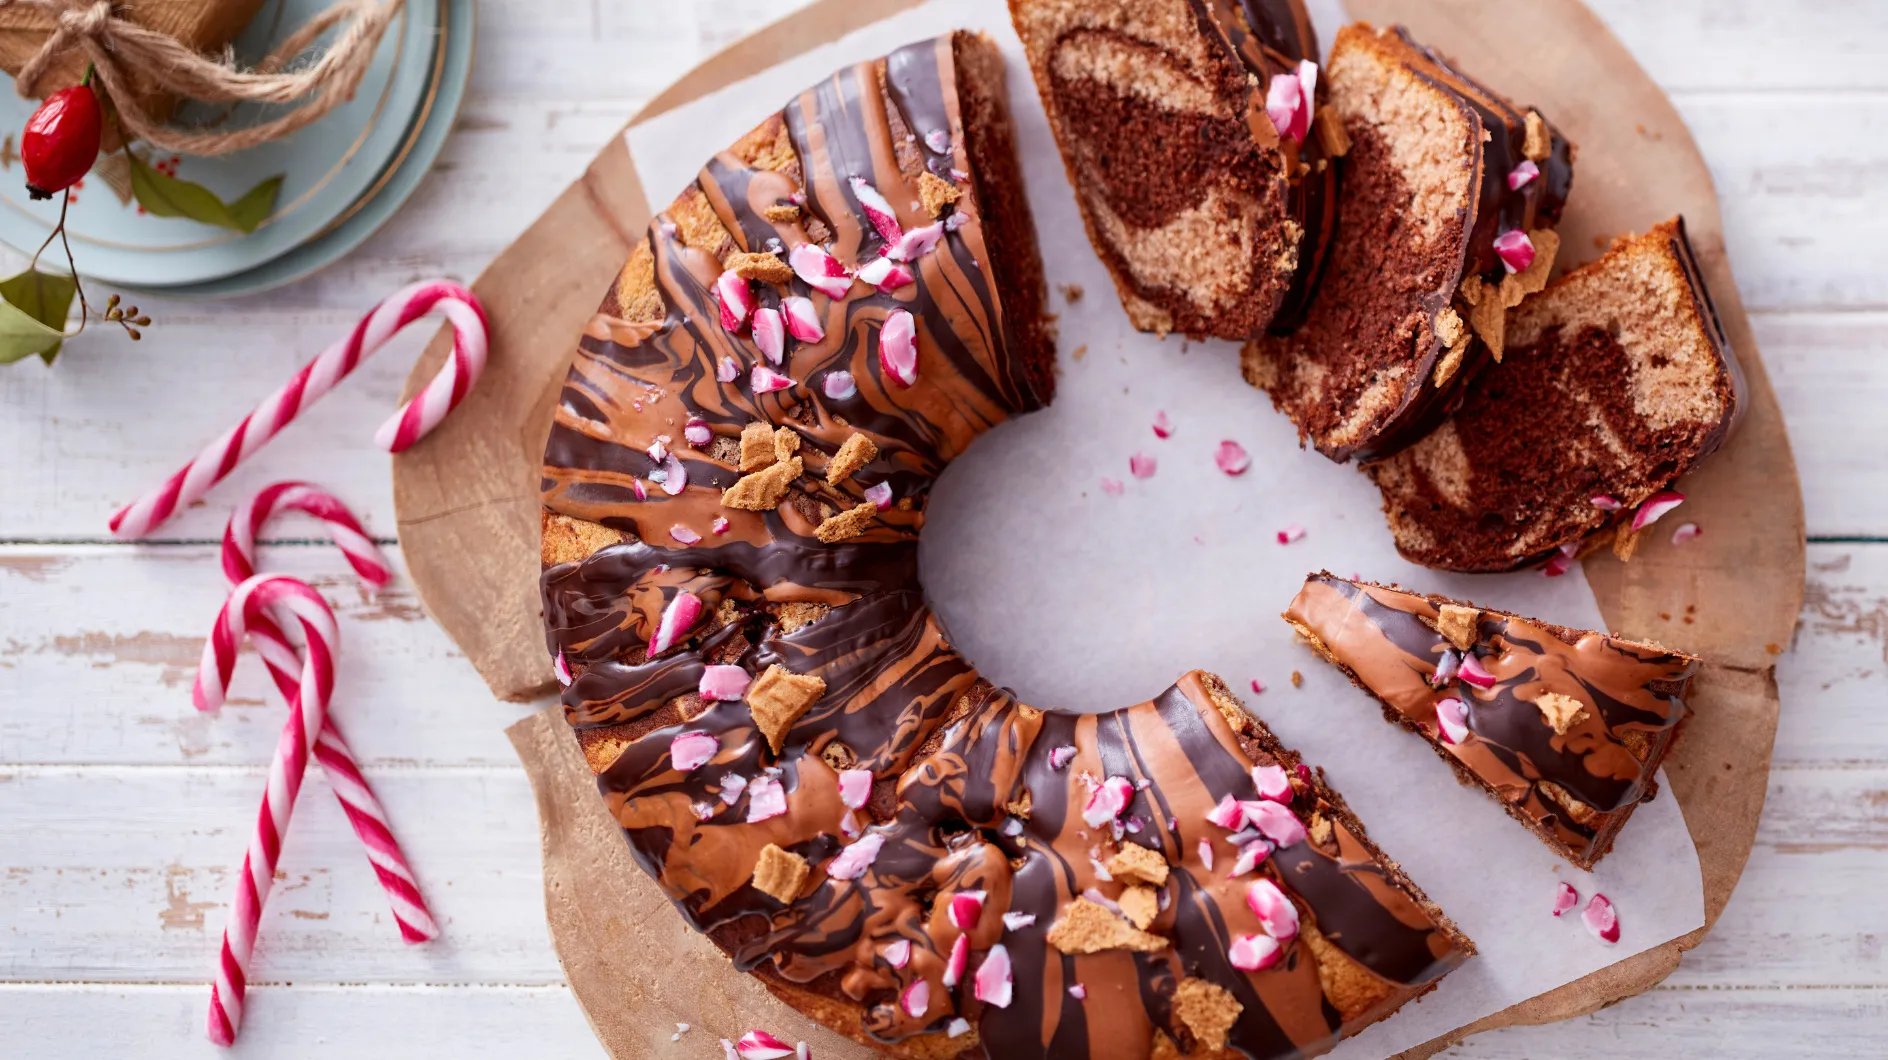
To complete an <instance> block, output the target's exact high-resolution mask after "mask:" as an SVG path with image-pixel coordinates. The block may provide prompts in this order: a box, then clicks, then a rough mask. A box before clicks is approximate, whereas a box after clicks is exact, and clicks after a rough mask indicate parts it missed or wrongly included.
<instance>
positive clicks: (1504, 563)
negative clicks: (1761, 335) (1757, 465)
mask: <svg viewBox="0 0 1888 1060" xmlns="http://www.w3.org/2000/svg"><path fill="white" fill-rule="evenodd" d="M1507 339H1508V342H1507V346H1508V348H1507V355H1506V356H1505V357H1504V358H1503V359H1502V362H1501V363H1500V364H1499V365H1496V366H1494V367H1492V368H1490V369H1489V370H1488V371H1486V372H1484V373H1483V374H1482V376H1481V378H1480V379H1478V380H1476V382H1475V383H1474V385H1473V386H1471V387H1470V388H1469V392H1468V396H1467V398H1466V400H1464V402H1463V404H1462V407H1461V409H1460V410H1458V411H1457V412H1456V413H1455V415H1454V416H1453V417H1451V418H1450V419H1449V420H1447V421H1446V422H1444V423H1443V424H1442V426H1441V427H1439V428H1437V429H1436V430H1435V431H1434V432H1432V433H1431V434H1430V435H1428V436H1427V437H1425V438H1424V439H1423V440H1422V441H1420V442H1417V443H1416V444H1415V445H1413V446H1411V447H1409V448H1408V449H1405V450H1403V451H1402V452H1400V453H1397V454H1396V455H1394V456H1391V457H1388V458H1386V459H1384V460H1380V461H1377V462H1376V463H1372V464H1367V465H1365V470H1366V471H1367V472H1368V473H1369V474H1370V477H1371V479H1372V480H1374V481H1375V482H1376V484H1377V487H1378V488H1379V489H1380V490H1382V492H1383V510H1384V514H1385V515H1386V516H1387V517H1388V519H1389V522H1390V531H1391V533H1392V534H1393V535H1394V536H1395V538H1396V550H1397V551H1398V552H1400V553H1402V554H1403V557H1404V558H1405V559H1408V560H1410V561H1411V562H1413V563H1420V564H1422V565H1423V566H1425V567H1435V568H1438V569H1441V570H1455V571H1503V570H1513V569H1515V568H1517V567H1522V566H1526V565H1528V564H1531V563H1537V562H1539V561H1541V560H1543V559H1547V560H1552V561H1554V562H1557V563H1560V564H1564V563H1566V562H1568V561H1569V560H1570V559H1571V557H1572V556H1573V555H1574V554H1576V553H1577V552H1579V551H1581V550H1582V549H1583V548H1597V547H1600V546H1602V545H1604V544H1605V543H1606V542H1608V541H1610V542H1611V543H1612V545H1613V549H1614V551H1615V552H1616V553H1617V554H1618V555H1619V556H1620V557H1621V558H1622V559H1629V558H1631V556H1632V552H1633V549H1634V548H1636V547H1637V543H1638V540H1639V535H1640V534H1641V533H1642V532H1643V531H1644V530H1645V529H1646V527H1648V526H1649V525H1651V523H1652V521H1653V520H1655V519H1657V518H1658V517H1659V516H1660V515H1662V514H1664V513H1665V512H1666V511H1669V510H1670V509H1671V508H1672V507H1673V506H1674V505H1676V504H1677V503H1678V502H1680V501H1682V500H1683V499H1684V498H1683V496H1682V495H1681V494H1678V493H1676V492H1674V491H1673V489H1672V487H1673V485H1674V484H1675V483H1676V482H1677V480H1678V479H1680V478H1682V477H1683V476H1684V475H1685V474H1686V473H1687V472H1689V471H1690V470H1692V469H1693V468H1694V467H1696V466H1698V464H1699V463H1700V462H1701V461H1703V460H1704V459H1705V458H1706V457H1708V456H1710V455H1711V453H1713V452H1714V451H1716V450H1717V448H1718V447H1719V446H1720V445H1722V444H1723V442H1724V439H1725V438H1726V437H1728V436H1729V434H1730V431H1731V427H1732V425H1733V422H1734V420H1735V417H1736V414H1737V410H1738V408H1739V406H1740V405H1741V404H1742V402H1741V399H1740V397H1739V395H1740V393H1741V391H1742V389H1743V388H1742V382H1741V377H1740V373H1739V371H1738V367H1737V360H1736V357H1735V355H1734V354H1733V352H1732V350H1731V347H1730V344H1729V342H1728V341H1727V340H1726V339H1725V337H1724V331H1723V328H1722V327H1721V326H1720V325H1719V323H1718V317H1717V312H1716V310H1715V309H1713V308H1712V305H1711V295H1710V292H1709V291H1707V290H1706V289H1705V286H1704V278H1703V276H1702V275H1701V274H1700V272H1699V271H1698V265H1697V261H1696V259H1695V257H1694V255H1693V253H1692V249H1691V242H1690V240H1688V239H1687V238H1686V237H1685V223H1684V220H1683V219H1682V218H1676V217H1675V218H1673V219H1671V220H1669V221H1666V222H1665V223H1663V224H1660V225H1657V226H1656V227H1654V228H1653V229H1652V230H1651V231H1649V232H1647V233H1645V234H1644V235H1640V236H1629V237H1626V238H1623V239H1620V240H1618V241H1616V242H1615V243H1614V244H1613V247H1612V249H1611V250H1610V251H1608V252H1607V253H1606V254H1605V255H1604V256H1602V257H1601V258H1600V259H1599V260H1597V261H1594V262H1592V263H1591V264H1588V265H1585V266H1583V267H1581V268H1579V269H1575V270H1574V271H1572V272H1570V273H1568V274H1567V275H1565V276H1563V277H1561V278H1560V279H1558V280H1556V281H1554V283H1553V284H1552V285H1551V286H1549V287H1548V288H1547V289H1546V290H1544V291H1542V292H1541V293H1540V294H1538V295H1534V296H1533V297H1531V298H1529V299H1527V301H1525V302H1523V303H1522V304H1521V306H1520V308H1519V309H1517V310H1515V312H1514V313H1513V315H1512V318H1511V319H1510V320H1509V322H1508V332H1507Z"/></svg>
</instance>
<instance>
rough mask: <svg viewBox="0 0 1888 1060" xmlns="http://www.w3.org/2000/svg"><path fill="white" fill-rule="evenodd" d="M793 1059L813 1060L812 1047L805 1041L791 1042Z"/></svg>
mask: <svg viewBox="0 0 1888 1060" xmlns="http://www.w3.org/2000/svg"><path fill="white" fill-rule="evenodd" d="M793 1060H813V1049H812V1047H811V1046H809V1045H807V1044H806V1043H805V1042H794V1043H793Z"/></svg>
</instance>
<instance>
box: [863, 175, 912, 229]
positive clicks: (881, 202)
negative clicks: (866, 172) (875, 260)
mask: <svg viewBox="0 0 1888 1060" xmlns="http://www.w3.org/2000/svg"><path fill="white" fill-rule="evenodd" d="M850 183H851V184H852V197H853V198H855V199H857V200H859V206H860V208H862V209H863V210H865V216H866V218H867V219H868V220H870V221H871V222H872V227H873V228H876V229H878V234H879V236H880V237H881V238H883V239H884V240H885V242H887V243H896V242H898V239H899V237H900V236H902V235H904V234H905V230H904V229H903V228H901V227H900V226H899V224H898V213H897V211H895V210H893V209H892V204H891V203H889V202H886V201H885V196H883V195H880V194H879V192H878V189H877V188H875V187H873V186H872V184H871V182H870V181H868V180H866V179H865V178H864V177H853V178H852V179H851V182H850Z"/></svg>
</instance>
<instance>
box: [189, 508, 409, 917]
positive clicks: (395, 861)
mask: <svg viewBox="0 0 1888 1060" xmlns="http://www.w3.org/2000/svg"><path fill="white" fill-rule="evenodd" d="M286 508H294V509H298V510H300V511H304V512H307V513H309V514H310V515H313V516H315V517H316V518H318V519H321V520H322V521H323V522H326V523H327V524H328V527H329V529H330V531H331V532H332V533H333V535H334V543H335V544H336V545H338V546H339V547H340V549H341V551H342V553H343V554H344V555H346V556H347V560H348V562H349V563H351V564H353V566H354V569H355V570H356V571H358V572H360V575H361V577H363V578H365V579H366V580H367V581H368V582H370V583H372V584H373V585H374V586H376V587H378V586H382V585H385V584H387V582H389V581H391V580H392V577H393V572H392V570H391V569H390V568H389V566H388V564H387V558H386V556H384V555H382V554H381V551H380V549H379V548H378V547H377V546H375V544H374V543H373V541H372V540H371V539H370V538H368V536H367V532H366V531H365V530H363V529H362V528H361V524H360V522H359V520H357V519H355V518H354V513H353V512H350V511H348V509H347V506H346V505H344V504H342V503H341V502H340V500H339V499H337V498H336V497H334V496H333V495H332V494H329V493H327V492H326V491H324V490H321V489H319V488H317V487H315V486H311V485H309V484H308V483H306V482H278V483H276V484H275V485H273V486H268V487H266V488H264V489H263V491H262V492H261V493H258V494H257V495H256V496H255V497H254V498H252V499H251V500H250V501H249V502H248V503H246V504H244V505H243V506H242V507H241V508H238V509H236V514H234V515H233V516H231V517H230V521H229V528H228V529H227V530H226V531H224V533H223V573H224V574H225V575H226V576H227V577H228V578H229V581H230V584H231V585H232V586H234V585H239V584H241V583H242V582H244V581H246V580H247V579H249V578H252V577H254V576H255V573H256V533H257V531H258V530H260V529H261V528H262V525H263V524H264V523H266V522H267V521H268V520H269V517H270V516H271V515H273V514H275V513H276V512H278V511H281V510H283V509H286ZM249 640H250V642H251V643H253V644H254V645H255V646H256V653H257V654H258V655H260V656H262V661H263V664H264V665H266V666H267V667H268V668H269V675H270V676H271V677H273V678H275V686H276V687H277V688H279V689H281V691H282V696H283V698H285V699H287V700H289V701H290V702H293V701H294V697H295V690H296V688H297V687H298V685H299V681H300V670H301V666H302V661H301V656H300V655H299V654H298V653H297V652H296V650H295V646H294V645H292V644H290V643H289V641H288V638H287V637H285V636H283V635H282V630H281V628H280V627H279V626H277V625H276V624H275V622H274V621H273V620H272V619H270V618H268V617H266V616H259V617H257V618H256V619H255V620H254V621H253V622H251V623H249ZM211 647H212V651H215V652H216V653H217V654H216V669H217V675H218V681H219V683H221V682H225V681H227V680H228V678H227V676H226V675H227V674H228V673H229V672H230V671H231V670H233V669H234V668H235V650H236V649H237V648H239V647H240V645H239V644H232V643H228V642H224V643H222V644H221V645H220V650H219V645H218V643H217V642H216V641H215V640H214V639H213V640H212V644H211ZM200 705H201V704H200ZM315 760H316V761H318V762H320V763H321V768H322V769H323V770H324V771H325V772H326V773H327V775H328V786H329V787H331V788H333V789H334V795H335V798H336V799H338V800H339V801H340V803H341V809H342V811H343V812H344V813H346V814H347V819H348V823H349V824H350V825H352V826H353V827H354V834H355V835H357V836H359V837H360V839H361V843H362V844H363V845H364V846H366V848H367V860H368V862H369V863H371V864H372V865H373V867H374V874H375V875H376V876H377V877H379V879H380V886H381V889H382V890H384V891H386V892H387V900H388V902H389V903H390V904H391V905H392V906H393V919H394V921H395V922H396V923H398V924H399V925H400V936H401V937H402V938H404V939H405V940H406V941H407V942H409V943H413V942H425V941H427V940H429V939H433V938H437V937H438V935H439V926H438V925H437V924H436V923H434V921H433V916H432V913H430V912H429V911H428V910H427V908H426V901H425V899H424V898H422V897H421V896H420V890H419V883H418V881H417V880H416V879H415V878H414V875H413V869H412V868H411V867H410V866H409V865H408V864H407V861H406V855H405V853H403V852H402V851H401V849H400V843H399V841H398V840H397V839H395V838H394V836H393V829H392V826H391V825H390V824H389V823H388V820H387V811H386V810H384V809H382V808H381V805H380V800H379V799H377V798H375V797H374V792H373V789H372V788H370V787H369V786H368V784H367V778H366V776H365V775H363V774H362V773H361V770H360V766H359V765H358V764H357V763H356V762H355V760H354V753H353V751H352V750H350V749H349V748H348V745H347V741H346V740H345V739H344V738H343V737H342V736H341V730H340V727H339V726H338V725H336V724H335V720H334V719H333V718H329V719H328V722H327V724H326V725H325V726H323V727H322V730H321V734H320V736H319V737H317V741H316V744H315Z"/></svg>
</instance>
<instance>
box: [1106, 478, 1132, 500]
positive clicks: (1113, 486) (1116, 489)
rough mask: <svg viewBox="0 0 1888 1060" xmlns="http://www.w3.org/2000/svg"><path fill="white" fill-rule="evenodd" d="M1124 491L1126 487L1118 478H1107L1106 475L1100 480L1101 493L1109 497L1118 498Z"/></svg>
mask: <svg viewBox="0 0 1888 1060" xmlns="http://www.w3.org/2000/svg"><path fill="white" fill-rule="evenodd" d="M1126 489H1127V487H1126V486H1123V485H1122V484H1121V480H1120V479H1118V478H1109V477H1107V476H1106V475H1103V476H1102V478H1101V492H1103V493H1106V494H1107V495H1108V496H1110V497H1119V496H1121V494H1122V493H1123V492H1124V491H1125V490H1126Z"/></svg>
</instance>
